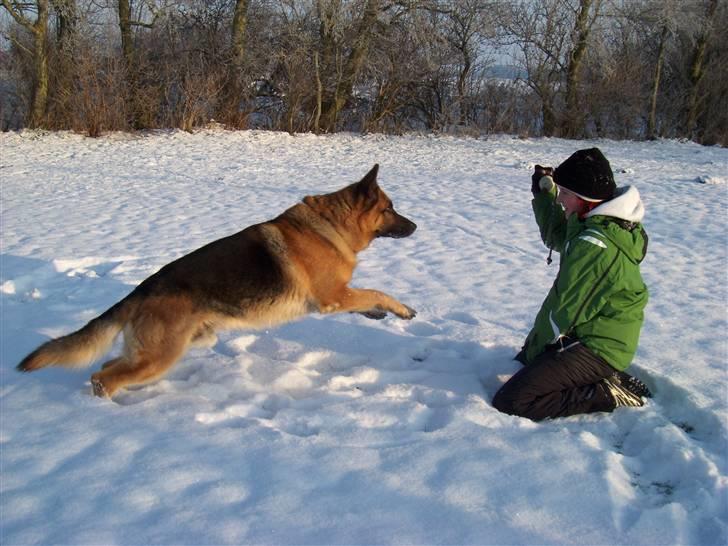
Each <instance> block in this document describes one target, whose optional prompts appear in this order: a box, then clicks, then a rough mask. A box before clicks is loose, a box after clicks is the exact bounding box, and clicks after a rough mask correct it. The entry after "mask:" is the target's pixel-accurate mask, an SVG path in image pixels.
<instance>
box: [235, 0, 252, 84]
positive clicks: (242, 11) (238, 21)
mask: <svg viewBox="0 0 728 546" xmlns="http://www.w3.org/2000/svg"><path fill="white" fill-rule="evenodd" d="M248 5H249V0H235V11H234V13H233V29H232V47H233V51H232V57H233V58H232V64H233V71H234V73H233V76H234V77H236V78H237V76H238V73H239V71H240V70H241V69H242V67H243V62H244V61H245V32H246V29H247V25H248Z"/></svg>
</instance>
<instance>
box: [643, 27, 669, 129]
mask: <svg viewBox="0 0 728 546" xmlns="http://www.w3.org/2000/svg"><path fill="white" fill-rule="evenodd" d="M668 33H669V31H668V28H667V25H665V26H663V27H662V33H661V34H660V45H659V49H658V52H657V62H656V63H655V77H654V78H653V80H652V95H651V97H650V114H649V118H648V121H647V138H649V139H655V138H657V123H656V119H657V94H658V92H659V90H660V79H661V74H662V65H663V63H664V62H665V44H666V43H667V35H668Z"/></svg>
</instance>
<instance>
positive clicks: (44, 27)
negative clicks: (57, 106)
mask: <svg viewBox="0 0 728 546" xmlns="http://www.w3.org/2000/svg"><path fill="white" fill-rule="evenodd" d="M2 6H3V7H4V8H5V9H6V10H7V11H8V12H9V13H10V15H11V16H12V17H13V19H15V21H16V22H17V23H18V24H20V25H21V26H22V27H24V28H25V29H27V30H28V31H29V32H30V33H31V35H32V37H33V50H32V51H31V52H30V54H31V56H32V58H33V68H34V82H33V90H32V93H31V95H32V99H31V107H30V112H29V118H28V125H29V126H30V127H40V126H42V125H43V120H44V117H45V113H46V109H47V108H48V50H47V45H48V44H47V41H48V0H37V1H36V2H35V5H32V4H30V3H28V2H11V1H10V0H2ZM29 12H35V20H34V21H32V20H31V19H30V18H29V17H30V14H29ZM16 44H17V45H18V46H19V47H21V48H22V49H25V46H24V45H22V44H21V43H20V42H16Z"/></svg>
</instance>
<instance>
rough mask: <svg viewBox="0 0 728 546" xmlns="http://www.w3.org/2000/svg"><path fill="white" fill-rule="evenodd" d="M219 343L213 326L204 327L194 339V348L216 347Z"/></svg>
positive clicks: (196, 333)
mask: <svg viewBox="0 0 728 546" xmlns="http://www.w3.org/2000/svg"><path fill="white" fill-rule="evenodd" d="M216 343H217V336H216V335H215V330H214V329H213V328H212V326H209V325H203V326H201V327H200V329H199V330H197V332H195V335H194V336H193V337H192V343H191V345H192V346H193V347H214V346H215V344H216Z"/></svg>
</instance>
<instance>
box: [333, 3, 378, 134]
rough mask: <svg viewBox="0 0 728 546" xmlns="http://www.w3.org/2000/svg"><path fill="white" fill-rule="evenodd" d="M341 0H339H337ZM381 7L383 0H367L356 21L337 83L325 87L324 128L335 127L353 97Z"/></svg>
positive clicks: (334, 128) (338, 73)
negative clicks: (342, 111) (345, 106)
mask: <svg viewBox="0 0 728 546" xmlns="http://www.w3.org/2000/svg"><path fill="white" fill-rule="evenodd" d="M335 1H336V2H338V0H335ZM381 9H382V0H364V6H363V9H362V14H361V16H360V17H359V19H358V21H357V22H356V25H355V28H354V32H353V36H352V38H351V41H350V45H349V52H348V55H346V59H345V60H344V61H343V63H342V64H341V69H340V72H339V71H337V77H336V80H335V84H334V85H333V86H332V88H329V89H325V90H324V98H323V101H322V102H323V104H322V111H321V122H322V124H323V127H322V128H323V130H324V131H326V132H333V131H335V130H336V121H337V118H338V116H339V112H341V109H342V108H343V107H344V105H345V104H346V103H347V102H348V101H349V100H350V99H351V96H352V91H353V89H354V82H355V81H356V79H357V77H358V76H359V73H360V71H361V69H362V66H363V64H364V61H365V60H366V56H367V53H368V51H369V45H370V42H371V40H372V36H373V34H374V27H375V23H376V21H377V16H378V15H379V13H380V10H381ZM322 45H323V47H324V53H325V55H326V56H330V55H331V54H330V53H329V52H328V51H327V50H326V48H327V47H329V44H328V43H327V41H325V40H323V39H322Z"/></svg>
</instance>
